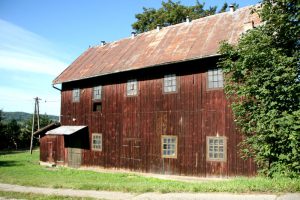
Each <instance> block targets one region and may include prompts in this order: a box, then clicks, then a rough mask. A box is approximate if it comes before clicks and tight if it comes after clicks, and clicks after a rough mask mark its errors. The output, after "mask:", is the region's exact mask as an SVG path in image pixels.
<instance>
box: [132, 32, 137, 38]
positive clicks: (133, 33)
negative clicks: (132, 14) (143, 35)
mask: <svg viewBox="0 0 300 200" xmlns="http://www.w3.org/2000/svg"><path fill="white" fill-rule="evenodd" d="M135 36H136V33H135V32H134V31H132V32H131V39H133V38H134V37H135Z"/></svg>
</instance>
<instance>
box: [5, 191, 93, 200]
mask: <svg viewBox="0 0 300 200" xmlns="http://www.w3.org/2000/svg"><path fill="white" fill-rule="evenodd" d="M0 197H5V198H14V199H34V200H60V199H63V200H69V199H72V200H92V198H80V197H66V196H56V195H41V194H33V193H20V192H3V191H0Z"/></svg>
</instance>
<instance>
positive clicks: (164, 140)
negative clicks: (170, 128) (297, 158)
mask: <svg viewBox="0 0 300 200" xmlns="http://www.w3.org/2000/svg"><path fill="white" fill-rule="evenodd" d="M177 146H178V137H177V136H176V135H162V136H161V156H162V158H177Z"/></svg>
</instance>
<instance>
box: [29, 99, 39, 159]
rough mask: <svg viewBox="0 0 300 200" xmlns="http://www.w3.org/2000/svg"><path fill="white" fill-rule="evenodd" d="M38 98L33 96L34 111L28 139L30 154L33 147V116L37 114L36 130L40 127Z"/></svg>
mask: <svg viewBox="0 0 300 200" xmlns="http://www.w3.org/2000/svg"><path fill="white" fill-rule="evenodd" d="M39 100H40V99H39V98H38V97H36V98H34V112H33V115H32V126H31V139H30V154H32V148H33V133H34V125H35V116H37V125H38V130H39V129H40V108H39Z"/></svg>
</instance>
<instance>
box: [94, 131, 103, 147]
mask: <svg viewBox="0 0 300 200" xmlns="http://www.w3.org/2000/svg"><path fill="white" fill-rule="evenodd" d="M92 138H93V140H92V147H93V149H94V150H102V135H101V134H93V135H92Z"/></svg>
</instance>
